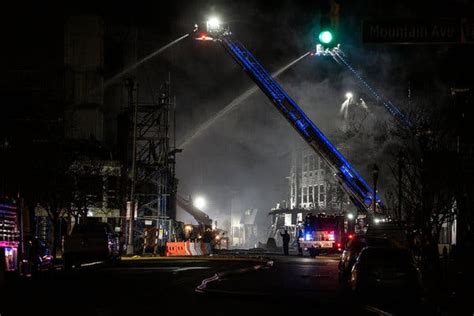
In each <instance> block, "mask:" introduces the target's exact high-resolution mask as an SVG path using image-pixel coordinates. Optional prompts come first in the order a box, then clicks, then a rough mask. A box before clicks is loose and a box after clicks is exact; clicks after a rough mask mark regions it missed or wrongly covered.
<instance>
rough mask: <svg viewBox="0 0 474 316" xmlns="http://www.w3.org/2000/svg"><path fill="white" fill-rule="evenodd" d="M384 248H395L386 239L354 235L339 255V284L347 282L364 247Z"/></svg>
mask: <svg viewBox="0 0 474 316" xmlns="http://www.w3.org/2000/svg"><path fill="white" fill-rule="evenodd" d="M369 246H370V247H384V248H392V247H395V245H394V243H393V242H391V241H390V240H389V239H387V238H383V237H374V236H365V235H356V236H354V238H353V239H350V240H349V241H348V242H347V244H346V247H345V249H344V251H343V252H342V254H341V258H340V260H339V280H340V281H341V282H347V281H348V280H349V276H350V275H351V270H352V267H353V265H354V263H355V262H356V259H357V257H358V256H359V254H360V252H361V251H362V249H364V248H365V247H369Z"/></svg>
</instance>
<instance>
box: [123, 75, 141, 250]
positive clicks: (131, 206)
mask: <svg viewBox="0 0 474 316" xmlns="http://www.w3.org/2000/svg"><path fill="white" fill-rule="evenodd" d="M126 85H127V88H128V107H129V109H130V110H131V109H132V107H133V136H132V166H131V170H130V180H131V183H130V199H129V201H128V202H127V215H128V238H127V255H133V253H134V251H133V223H134V215H135V214H134V213H135V180H136V156H137V144H136V138H137V137H136V136H137V107H138V102H133V91H134V90H136V94H137V96H138V87H136V89H135V82H134V81H133V79H127V81H126ZM137 101H138V98H137Z"/></svg>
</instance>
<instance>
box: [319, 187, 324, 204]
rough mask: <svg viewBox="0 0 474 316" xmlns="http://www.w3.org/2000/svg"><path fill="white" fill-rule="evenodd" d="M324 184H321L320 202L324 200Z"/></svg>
mask: <svg viewBox="0 0 474 316" xmlns="http://www.w3.org/2000/svg"><path fill="white" fill-rule="evenodd" d="M324 193H325V192H324V184H321V185H320V186H319V202H324Z"/></svg>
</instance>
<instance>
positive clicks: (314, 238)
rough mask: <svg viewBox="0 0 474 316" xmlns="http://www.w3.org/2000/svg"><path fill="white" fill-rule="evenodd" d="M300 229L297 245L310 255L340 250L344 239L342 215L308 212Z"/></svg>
mask: <svg viewBox="0 0 474 316" xmlns="http://www.w3.org/2000/svg"><path fill="white" fill-rule="evenodd" d="M300 229H301V232H302V233H301V234H300V237H299V247H300V248H302V250H304V251H307V252H308V253H309V255H310V256H317V255H318V254H320V253H321V252H327V253H329V252H340V251H341V249H342V245H343V241H344V240H343V239H344V216H343V215H326V214H324V213H321V214H318V215H312V214H308V215H307V216H306V217H305V220H304V222H303V225H302V227H301V228H300Z"/></svg>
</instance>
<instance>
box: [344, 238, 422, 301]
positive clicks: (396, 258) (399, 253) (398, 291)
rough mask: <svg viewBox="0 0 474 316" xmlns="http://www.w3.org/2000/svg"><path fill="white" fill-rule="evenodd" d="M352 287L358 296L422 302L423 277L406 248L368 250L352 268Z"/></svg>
mask: <svg viewBox="0 0 474 316" xmlns="http://www.w3.org/2000/svg"><path fill="white" fill-rule="evenodd" d="M350 286H351V289H352V290H353V291H355V293H357V294H361V295H368V296H370V297H373V296H376V295H379V294H380V295H382V294H386V293H388V292H390V293H394V294H395V295H393V296H386V297H397V298H404V299H410V300H419V299H420V294H421V275H420V271H419V269H418V267H417V265H416V263H415V260H414V257H413V255H412V254H411V252H410V251H409V250H407V249H404V248H393V247H392V248H388V247H366V248H364V249H363V250H362V251H361V252H360V254H359V256H358V257H357V260H356V262H355V264H354V267H353V268H352V272H351V278H350Z"/></svg>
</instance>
